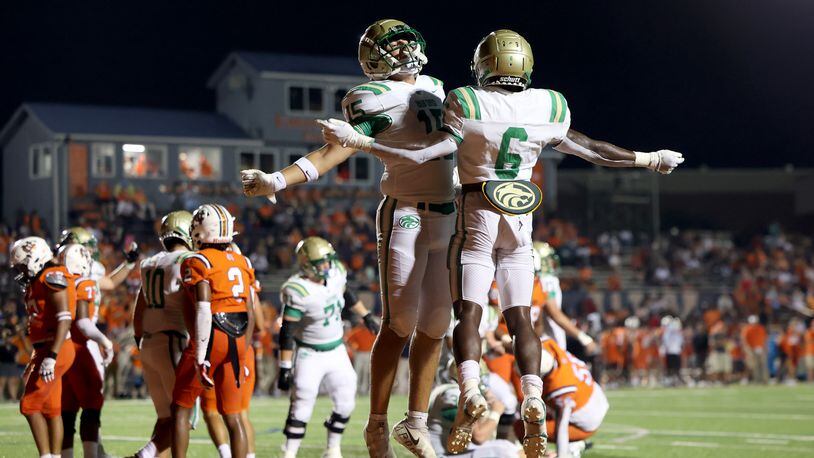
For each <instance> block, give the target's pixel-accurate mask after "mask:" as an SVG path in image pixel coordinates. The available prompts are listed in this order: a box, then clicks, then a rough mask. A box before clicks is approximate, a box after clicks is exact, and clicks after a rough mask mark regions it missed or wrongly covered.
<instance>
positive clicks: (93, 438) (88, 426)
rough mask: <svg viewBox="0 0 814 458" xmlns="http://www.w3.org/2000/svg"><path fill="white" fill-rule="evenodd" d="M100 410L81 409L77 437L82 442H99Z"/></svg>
mask: <svg viewBox="0 0 814 458" xmlns="http://www.w3.org/2000/svg"><path fill="white" fill-rule="evenodd" d="M101 416H102V412H100V411H98V410H93V409H82V416H81V417H80V419H79V437H81V438H82V442H99V428H100V427H101V426H102V420H101Z"/></svg>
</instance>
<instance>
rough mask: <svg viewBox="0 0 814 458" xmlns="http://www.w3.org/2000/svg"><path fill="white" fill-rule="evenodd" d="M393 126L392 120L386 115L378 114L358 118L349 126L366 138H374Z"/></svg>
mask: <svg viewBox="0 0 814 458" xmlns="http://www.w3.org/2000/svg"><path fill="white" fill-rule="evenodd" d="M392 124H393V119H391V118H390V116H388V115H386V114H378V115H374V116H359V117H358V118H356V119H354V120H353V121H351V125H353V128H354V129H356V131H357V132H359V133H360V134H362V135H367V136H368V137H375V136H376V135H378V134H380V133H382V132H384V131H385V130H387V128H389V127H390V126H391V125H392Z"/></svg>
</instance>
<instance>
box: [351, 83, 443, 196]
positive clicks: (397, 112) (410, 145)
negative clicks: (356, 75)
mask: <svg viewBox="0 0 814 458" xmlns="http://www.w3.org/2000/svg"><path fill="white" fill-rule="evenodd" d="M443 103H444V86H443V83H442V82H441V81H440V80H438V79H435V78H433V77H431V76H427V75H419V76H418V78H417V79H416V82H415V84H410V83H405V82H403V81H394V80H382V81H369V82H367V83H364V84H360V85H359V86H356V87H355V88H353V89H351V90H350V91H348V94H347V95H346V96H345V98H344V99H343V100H342V111H343V112H344V114H345V120H346V121H347V122H349V123H350V124H351V125H353V126H354V128H355V129H356V130H357V131H359V132H360V133H363V134H365V135H368V136H370V137H374V138H375V139H376V141H377V142H378V143H381V144H382V145H386V146H391V147H394V148H401V149H409V150H418V149H422V148H426V147H428V146H430V145H431V144H432V137H431V134H432V133H433V132H435V131H437V130H439V129H441V126H442V114H443V110H444V107H443ZM382 162H383V164H384V173H383V174H382V178H381V189H382V194H384V195H387V196H390V197H393V198H395V199H399V200H406V201H411V202H438V203H440V202H450V201H452V200H453V199H454V198H455V191H454V187H453V178H452V169H453V167H454V165H455V164H454V163H453V157H452V155H450V156H449V157H444V158H438V159H435V160H432V161H429V162H425V163H424V164H420V165H419V164H416V163H414V162H412V161H409V160H406V159H400V158H387V159H382Z"/></svg>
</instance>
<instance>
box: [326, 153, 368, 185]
mask: <svg viewBox="0 0 814 458" xmlns="http://www.w3.org/2000/svg"><path fill="white" fill-rule="evenodd" d="M372 177H373V162H372V161H371V160H370V158H369V157H368V156H364V155H361V154H357V155H354V156H351V157H350V158H349V159H348V160H346V161H345V162H343V163H341V164H339V165H338V166H337V167H336V175H335V176H334V181H335V182H336V183H337V184H369V183H370V182H371V179H372Z"/></svg>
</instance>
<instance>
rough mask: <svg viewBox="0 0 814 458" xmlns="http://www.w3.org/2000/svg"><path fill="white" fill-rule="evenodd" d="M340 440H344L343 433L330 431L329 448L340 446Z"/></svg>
mask: <svg viewBox="0 0 814 458" xmlns="http://www.w3.org/2000/svg"><path fill="white" fill-rule="evenodd" d="M340 442H342V433H335V432H333V431H328V447H327V448H334V447H339V443H340Z"/></svg>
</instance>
